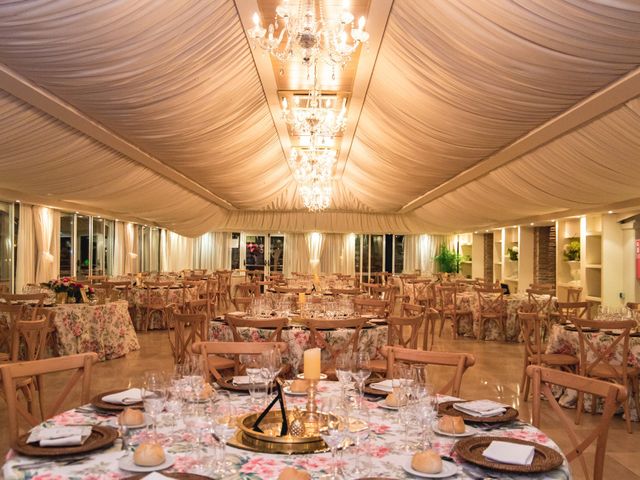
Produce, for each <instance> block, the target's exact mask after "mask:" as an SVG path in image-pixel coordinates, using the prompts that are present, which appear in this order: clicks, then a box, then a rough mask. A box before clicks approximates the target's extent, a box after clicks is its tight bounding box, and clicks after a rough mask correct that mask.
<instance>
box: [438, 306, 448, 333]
mask: <svg viewBox="0 0 640 480" xmlns="http://www.w3.org/2000/svg"><path fill="white" fill-rule="evenodd" d="M445 320H446V315H445V314H444V312H441V313H440V332H438V336H439V337H442V330H443V329H444V322H445Z"/></svg>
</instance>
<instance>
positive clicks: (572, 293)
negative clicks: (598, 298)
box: [567, 287, 582, 302]
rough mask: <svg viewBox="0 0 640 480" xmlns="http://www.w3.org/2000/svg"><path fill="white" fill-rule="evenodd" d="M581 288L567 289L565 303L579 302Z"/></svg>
mask: <svg viewBox="0 0 640 480" xmlns="http://www.w3.org/2000/svg"><path fill="white" fill-rule="evenodd" d="M581 294H582V287H567V302H579V301H580V295H581Z"/></svg>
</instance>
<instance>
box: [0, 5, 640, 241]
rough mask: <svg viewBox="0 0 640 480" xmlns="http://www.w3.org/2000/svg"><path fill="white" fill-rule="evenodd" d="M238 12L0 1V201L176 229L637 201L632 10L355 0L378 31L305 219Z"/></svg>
mask: <svg viewBox="0 0 640 480" xmlns="http://www.w3.org/2000/svg"><path fill="white" fill-rule="evenodd" d="M272 3H273V2H272ZM360 3H362V2H360ZM383 4H384V5H385V9H382V7H381V6H382V5H383ZM254 5H255V9H256V10H257V8H258V4H257V3H256V2H255V1H254V0H236V3H234V2H233V1H231V0H224V1H223V0H214V1H197V0H196V1H191V2H188V1H180V2H165V1H160V0H136V1H130V0H129V1H124V0H123V1H113V0H104V1H99V0H93V1H91V2H88V1H87V2H79V1H70V0H60V1H46V0H42V1H35V2H12V3H6V4H0V64H1V65H0V132H2V133H1V134H0V193H2V195H3V196H4V197H6V198H22V199H30V198H32V199H35V200H37V201H41V202H44V203H46V204H49V205H54V206H56V205H57V206H60V207H64V208H76V209H77V208H84V209H87V208H88V209H92V210H93V211H95V212H103V213H107V214H110V215H113V216H119V217H122V218H135V219H140V220H142V221H144V222H152V223H157V224H159V225H162V226H166V227H168V228H171V229H172V230H175V231H177V232H180V233H183V234H187V235H196V234H200V233H203V232H205V231H209V230H229V229H244V230H249V229H268V230H281V231H308V230H315V229H318V230H325V231H369V232H376V231H379V232H424V231H428V232H448V231H456V230H464V229H474V228H481V227H484V226H490V225H503V224H507V223H513V222H515V221H519V220H522V219H530V218H534V217H540V218H545V217H546V218H551V217H550V215H553V216H557V215H561V214H563V213H568V212H575V211H586V210H592V209H599V208H607V207H608V206H610V205H615V204H618V205H626V206H628V205H640V194H639V193H638V192H640V190H638V188H637V187H636V185H638V184H639V183H640V140H639V139H638V134H637V132H638V131H640V130H639V127H640V101H639V100H638V99H637V97H639V96H640V70H639V69H638V67H639V65H640V2H638V1H627V2H625V1H617V2H587V1H584V0H575V1H568V0H565V1H552V0H538V1H536V0H520V1H516V2H514V1H507V0H482V1H478V0H452V1H447V2H442V1H436V0H433V1H426V0H395V1H391V0H386V1H385V2H382V1H379V2H376V1H372V2H369V15H368V16H369V17H370V18H376V15H377V16H378V17H380V16H384V18H383V19H382V20H383V21H379V22H378V23H375V22H373V26H372V28H373V30H372V31H370V33H371V34H372V39H374V38H379V39H380V41H379V42H377V43H376V42H372V45H371V47H370V48H369V49H365V50H364V51H363V52H362V53H361V55H360V57H361V58H360V67H359V68H361V70H360V73H361V74H363V72H366V69H365V67H363V66H362V65H366V64H367V62H368V64H370V65H371V66H372V69H371V75H368V77H369V78H366V79H365V80H366V82H364V83H363V84H362V85H364V86H363V87H361V86H357V85H355V84H354V92H352V94H353V98H356V97H357V96H358V95H359V96H360V97H361V98H362V104H361V107H362V109H361V111H358V112H356V113H359V116H356V118H355V122H352V125H351V135H350V136H348V138H347V141H346V142H343V147H344V145H345V143H347V145H346V147H347V148H343V152H342V153H343V155H344V158H345V161H344V163H343V165H342V166H341V168H340V169H339V171H338V172H337V175H336V179H335V181H334V189H335V194H334V201H333V205H332V209H331V211H329V212H327V213H323V214H315V215H314V214H309V213H307V212H305V211H304V210H303V209H302V207H301V204H300V202H299V200H298V197H297V192H296V184H295V182H294V181H293V180H292V178H291V174H290V171H289V167H288V165H287V160H286V155H287V154H288V151H287V148H286V146H287V145H288V143H287V140H286V139H284V138H283V136H282V135H281V132H280V131H279V130H278V128H277V127H278V118H276V115H275V114H274V113H275V112H274V110H273V108H272V107H273V106H272V104H270V102H269V98H271V97H272V96H273V95H276V94H277V92H275V87H272V86H271V84H272V83H274V82H273V81H272V79H271V81H269V82H268V81H265V78H266V77H265V72H264V71H260V60H259V59H258V58H257V56H258V55H260V53H259V52H256V51H252V50H251V48H250V46H249V44H248V42H247V40H246V37H245V34H244V29H243V23H242V22H244V21H245V20H246V19H245V18H244V17H243V15H244V13H243V12H245V11H247V10H251V7H253V6H254ZM259 6H261V7H263V8H265V5H264V4H262V3H261V4H260V5H259ZM389 6H390V8H389ZM377 25H378V26H377ZM375 29H378V31H375ZM268 73H270V74H271V75H273V72H268ZM358 89H359V91H357V90H358ZM353 103H354V104H355V102H353ZM18 196H19V197H18Z"/></svg>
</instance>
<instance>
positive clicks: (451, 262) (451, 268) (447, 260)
mask: <svg viewBox="0 0 640 480" xmlns="http://www.w3.org/2000/svg"><path fill="white" fill-rule="evenodd" d="M433 259H434V261H435V262H436V265H437V266H438V271H439V272H443V273H455V272H457V271H458V270H459V267H460V259H461V257H460V255H459V254H458V253H456V252H454V251H453V250H450V249H449V247H447V246H446V245H440V250H439V251H438V254H437V255H436V256H435V257H434V258H433Z"/></svg>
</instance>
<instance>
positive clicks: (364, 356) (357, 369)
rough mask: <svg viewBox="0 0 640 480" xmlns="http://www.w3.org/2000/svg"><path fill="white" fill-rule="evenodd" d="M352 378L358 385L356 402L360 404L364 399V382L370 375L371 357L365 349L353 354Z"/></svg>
mask: <svg viewBox="0 0 640 480" xmlns="http://www.w3.org/2000/svg"><path fill="white" fill-rule="evenodd" d="M353 358H354V366H353V374H352V376H353V379H354V380H355V382H356V385H357V387H358V393H359V394H360V395H359V400H358V404H359V405H362V402H363V400H364V383H365V381H366V380H367V378H369V376H370V375H371V358H370V357H369V353H368V352H366V351H359V352H357V353H356V354H355V355H354V357H353Z"/></svg>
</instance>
